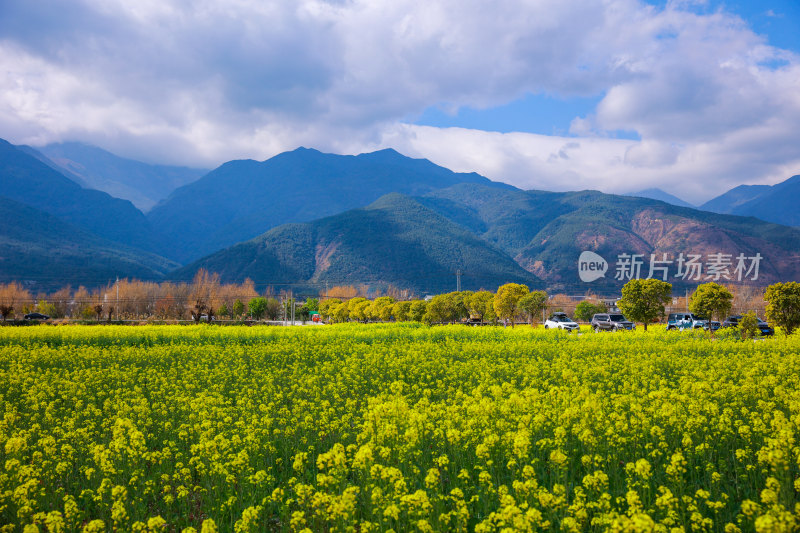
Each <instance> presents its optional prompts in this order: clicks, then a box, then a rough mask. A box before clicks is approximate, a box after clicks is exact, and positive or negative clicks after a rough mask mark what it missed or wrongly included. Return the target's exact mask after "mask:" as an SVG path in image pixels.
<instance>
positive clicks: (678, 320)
mask: <svg viewBox="0 0 800 533" xmlns="http://www.w3.org/2000/svg"><path fill="white" fill-rule="evenodd" d="M708 323H709V321H708V320H706V319H704V318H700V317H699V316H697V315H695V314H693V313H670V314H669V317H668V318H667V331H670V330H679V331H683V330H687V329H705V330H707V329H708ZM719 328H720V323H719V322H717V321H716V320H712V321H711V330H712V331H717V330H718V329H719Z"/></svg>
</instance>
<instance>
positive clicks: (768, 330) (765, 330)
mask: <svg viewBox="0 0 800 533" xmlns="http://www.w3.org/2000/svg"><path fill="white" fill-rule="evenodd" d="M741 319H742V315H734V316H729V317H728V318H726V319H725V320H724V321H723V322H722V327H723V328H735V327H736V326H738V325H739V320H741ZM758 331H760V332H761V334H762V335H764V336H769V335H775V330H774V329H772V326H770V325H769V324H767V323H766V322H764V321H763V320H761V319H760V318H759V319H758Z"/></svg>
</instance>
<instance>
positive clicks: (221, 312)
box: [217, 302, 232, 318]
mask: <svg viewBox="0 0 800 533" xmlns="http://www.w3.org/2000/svg"><path fill="white" fill-rule="evenodd" d="M231 313H232V311H231V310H230V309H228V304H226V303H225V302H222V305H220V306H219V309H217V315H218V316H226V317H228V318H230V317H231Z"/></svg>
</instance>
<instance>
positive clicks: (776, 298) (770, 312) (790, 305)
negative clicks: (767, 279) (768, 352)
mask: <svg viewBox="0 0 800 533" xmlns="http://www.w3.org/2000/svg"><path fill="white" fill-rule="evenodd" d="M764 300H765V301H766V302H767V320H769V321H770V322H772V323H773V324H775V325H777V326H780V327H781V329H782V330H783V332H784V333H786V334H787V335H791V334H792V332H794V330H795V329H797V328H798V327H800V283H798V282H796V281H789V282H787V283H775V284H774V285H770V286H769V287H767V292H766V293H765V294H764Z"/></svg>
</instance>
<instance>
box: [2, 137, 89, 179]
mask: <svg viewBox="0 0 800 533" xmlns="http://www.w3.org/2000/svg"><path fill="white" fill-rule="evenodd" d="M15 148H16V149H17V150H20V151H21V152H25V153H26V154H28V155H32V156H33V157H35V158H36V159H38V160H39V161H41V162H42V163H44V164H45V165H47V166H48V167H50V168H52V169H53V170H55V171H56V172H58V173H59V174H63V175H64V176H66V177H68V178H69V179H71V180H72V181H74V182H75V183H77V184H78V185H80V186H81V187H83V188H84V189H92V188H93V187H90V186H89V184H88V183H86V182H85V181H83V178H82V177H80V176H78V175H77V174H75V173H74V172H72V171H71V170H69V169H68V168H65V167H62V166H60V165H58V164H56V163H55V162H54V161H53V160H52V159H50V158H49V157H47V156H46V155H44V154H43V153H42V152H40V151H39V150H37V149H36V148H33V147H32V146H27V145H24V144H21V145H17V146H15Z"/></svg>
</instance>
